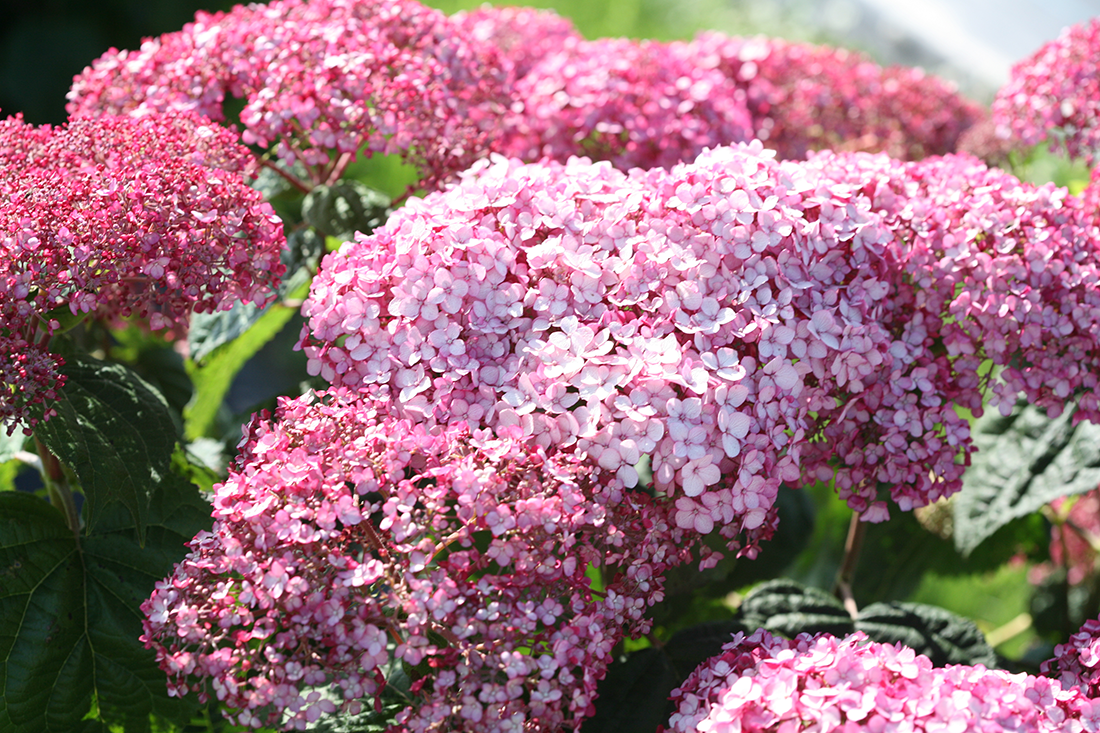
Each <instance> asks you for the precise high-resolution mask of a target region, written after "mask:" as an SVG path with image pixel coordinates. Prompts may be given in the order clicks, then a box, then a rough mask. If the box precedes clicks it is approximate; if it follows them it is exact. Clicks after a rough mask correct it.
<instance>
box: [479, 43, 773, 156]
mask: <svg viewBox="0 0 1100 733" xmlns="http://www.w3.org/2000/svg"><path fill="white" fill-rule="evenodd" d="M514 96H515V97H516V99H517V105H518V107H517V106H514V110H513V114H512V115H511V116H510V117H509V124H508V134H507V135H506V136H505V138H504V139H503V140H502V141H501V142H500V143H499V144H497V145H496V146H495V149H496V150H498V151H499V152H502V153H503V154H505V155H509V156H513V157H519V158H523V159H524V160H538V159H540V158H542V157H544V156H546V157H550V158H552V159H554V160H559V161H563V162H564V161H565V160H566V159H567V158H569V157H570V156H572V155H585V156H588V157H590V158H593V159H595V160H610V161H611V162H612V163H613V164H614V165H615V166H616V167H617V168H621V169H623V170H626V169H628V168H634V167H640V168H652V167H654V166H660V167H665V168H668V167H670V166H672V165H675V164H676V163H679V162H681V161H686V160H691V159H692V158H694V157H695V156H696V155H698V154H699V153H700V152H702V151H703V149H704V148H708V147H715V146H717V145H725V144H729V143H735V142H741V141H745V140H748V139H750V138H751V137H752V121H751V120H750V119H749V115H748V111H747V109H746V108H745V104H744V94H743V93H742V92H739V91H738V90H737V89H736V88H735V87H734V86H733V85H731V84H730V83H729V82H728V81H727V79H726V78H725V77H724V76H723V75H722V74H721V73H719V72H717V71H716V70H714V69H707V68H704V67H702V66H699V65H697V64H696V63H694V59H692V58H690V57H689V56H688V55H687V54H685V53H683V51H682V49H681V48H680V47H679V46H673V45H669V44H665V43H660V42H657V41H632V40H629V39H625V38H618V39H609V38H605V39H600V40H597V41H585V40H582V39H580V38H574V37H567V38H565V39H563V41H562V45H561V50H560V51H558V52H557V53H554V54H548V55H545V56H543V58H542V59H541V61H539V62H538V63H535V64H533V66H532V68H531V69H530V70H529V71H528V72H527V73H526V74H525V75H524V76H522V77H520V78H518V79H517V81H516V84H515V89H514Z"/></svg>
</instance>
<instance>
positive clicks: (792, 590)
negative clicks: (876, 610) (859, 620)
mask: <svg viewBox="0 0 1100 733" xmlns="http://www.w3.org/2000/svg"><path fill="white" fill-rule="evenodd" d="M738 611H739V613H740V621H741V622H742V623H743V624H744V625H745V627H746V628H748V629H761V628H762V629H767V630H768V631H770V632H772V633H773V634H781V635H783V636H786V637H788V638H794V637H795V636H798V635H799V634H801V633H803V632H805V633H808V634H821V633H827V634H832V635H833V636H846V635H847V634H850V633H852V632H853V631H855V624H854V622H853V621H852V617H851V616H850V615H848V612H847V611H846V610H845V609H844V606H843V605H841V603H840V601H838V600H837V599H836V598H834V597H833V596H831V595H829V594H828V593H826V592H825V591H823V590H821V589H820V588H809V587H807V586H804V585H801V584H799V583H795V582H794V581H791V580H772V581H768V582H767V583H762V584H761V585H758V586H757V587H756V588H754V589H753V590H752V592H751V593H749V594H748V595H747V596H745V600H744V601H742V602H741V607H740V608H739V609H738Z"/></svg>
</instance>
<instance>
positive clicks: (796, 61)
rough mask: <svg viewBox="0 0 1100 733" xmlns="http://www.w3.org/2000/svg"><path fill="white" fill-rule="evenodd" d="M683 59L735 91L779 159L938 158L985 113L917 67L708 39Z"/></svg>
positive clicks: (772, 42)
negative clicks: (835, 155) (826, 155)
mask: <svg viewBox="0 0 1100 733" xmlns="http://www.w3.org/2000/svg"><path fill="white" fill-rule="evenodd" d="M674 45H679V44H674ZM684 52H685V53H686V54H687V55H688V56H689V58H691V59H693V61H694V64H695V65H696V66H698V67H699V68H701V69H716V70H718V71H720V72H721V73H722V74H723V75H724V76H725V77H726V78H727V79H729V80H730V82H731V83H733V84H734V85H735V86H736V88H737V89H738V91H739V93H740V94H743V95H744V99H745V103H746V104H747V105H748V109H749V113H750V114H751V116H752V120H753V129H754V131H755V137H757V138H759V139H760V140H763V141H764V144H765V145H767V146H768V147H769V148H773V149H774V150H776V151H778V153H779V156H780V157H781V158H790V159H800V158H803V157H805V155H806V153H807V152H809V151H811V150H821V149H834V150H849V151H852V150H861V151H869V152H886V153H888V154H889V155H891V156H893V157H895V158H902V159H909V160H918V159H920V158H924V157H926V156H929V155H942V154H945V153H950V152H954V151H955V149H956V144H957V142H958V139H959V136H960V135H962V133H963V132H965V131H966V129H967V128H969V127H970V126H971V125H973V124H974V123H976V122H978V121H979V120H981V119H982V117H983V115H984V113H983V111H982V109H981V107H980V106H979V105H977V104H975V103H973V102H970V101H968V100H966V99H965V98H963V97H962V96H960V95H959V94H958V93H957V91H956V90H955V88H954V86H953V85H951V84H950V83H948V82H946V81H944V80H942V79H939V78H937V77H934V76H928V75H926V74H925V73H924V72H923V71H921V70H920V69H914V68H909V67H901V66H891V67H886V68H883V67H881V66H879V65H878V64H875V63H874V62H872V61H871V60H870V59H868V58H867V57H866V56H864V55H862V54H860V53H856V52H853V51H847V50H844V49H836V48H830V47H828V46H814V45H809V44H805V43H795V42H791V41H785V40H781V39H774V38H764V37H757V38H739V37H730V36H726V35H723V34H721V33H713V32H708V33H702V34H700V35H699V36H698V37H697V38H696V39H695V40H694V41H692V42H691V43H689V44H686V45H685V47H684Z"/></svg>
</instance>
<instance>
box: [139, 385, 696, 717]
mask: <svg viewBox="0 0 1100 733" xmlns="http://www.w3.org/2000/svg"><path fill="white" fill-rule="evenodd" d="M500 434H501V435H500V437H497V436H493V435H492V434H490V433H489V432H488V431H484V430H481V431H478V430H474V431H473V432H471V431H470V430H469V429H468V428H467V427H465V426H464V425H461V424H455V425H451V426H447V427H442V428H438V429H428V428H426V427H425V426H423V425H413V424H412V423H410V422H409V421H406V420H398V419H395V418H392V417H390V416H389V415H388V414H387V411H386V407H385V405H378V404H374V403H370V402H363V401H354V400H351V399H348V398H346V397H341V396H339V395H336V394H330V395H328V396H323V397H321V398H313V397H304V398H300V399H298V400H295V401H286V400H285V401H283V402H281V403H280V406H279V408H278V410H277V412H276V415H275V417H274V420H267V419H264V418H263V417H262V416H261V417H258V418H256V419H254V420H253V422H252V424H251V425H250V426H249V427H248V429H247V431H246V435H245V437H244V439H243V441H242V444H241V455H240V457H239V458H238V460H237V463H236V465H235V467H234V468H233V469H232V470H231V472H230V475H229V478H228V480H227V481H226V482H225V483H223V484H221V485H219V486H217V487H216V488H215V496H214V518H215V525H214V528H213V530H212V531H211V532H204V533H202V534H200V535H198V536H197V537H196V538H195V539H194V540H193V541H192V542H191V552H190V554H189V555H188V556H187V558H185V559H184V560H183V562H181V563H180V564H179V565H178V566H177V567H176V570H175V572H174V574H173V575H172V577H170V578H168V579H167V580H165V581H162V582H160V583H158V585H157V589H156V591H155V592H154V593H153V596H152V597H151V598H150V599H149V600H148V601H146V602H145V603H144V604H143V606H142V610H143V611H144V612H145V614H146V616H147V620H146V622H145V636H144V637H143V640H144V641H145V642H146V644H147V645H148V646H151V647H152V648H154V649H155V650H156V652H157V657H158V660H159V662H160V664H161V666H162V668H164V669H165V671H166V672H167V673H168V675H169V686H170V689H171V690H172V691H173V692H174V693H175V694H185V693H186V692H188V690H193V689H194V690H199V691H200V694H201V695H202V696H204V697H205V696H206V695H208V694H209V692H210V691H211V690H212V691H213V693H214V694H215V695H216V696H217V698H218V699H219V700H221V701H222V702H223V703H224V704H225V705H226V706H227V707H228V708H229V709H230V710H231V711H232V715H233V717H234V718H235V719H236V720H237V721H238V722H240V723H241V724H245V725H259V724H272V723H281V724H282V725H287V726H293V727H296V728H304V726H305V725H306V724H307V723H309V722H313V721H315V720H317V718H318V717H319V716H320V715H321V714H322V713H325V712H332V711H335V710H336V709H337V708H340V709H342V710H344V711H350V712H355V711H357V710H359V708H360V706H361V702H360V701H361V700H362V699H363V698H369V697H370V696H372V695H378V694H381V692H382V688H383V686H384V685H385V676H384V675H383V671H382V670H383V669H386V668H388V666H389V665H390V663H391V660H396V661H397V663H398V664H400V663H401V662H402V661H403V662H404V663H406V664H407V665H410V666H411V667H413V668H415V669H416V670H418V671H417V672H416V674H415V676H414V681H413V684H412V688H413V689H412V699H411V701H410V704H409V706H408V707H407V708H406V709H405V710H404V711H403V712H402V713H400V714H399V715H398V717H397V721H396V722H397V725H398V726H400V730H402V731H429V730H477V731H501V732H503V731H519V730H526V731H546V732H547V733H551V732H553V731H558V730H561V729H562V727H563V726H567V727H575V726H576V725H578V724H579V722H580V721H581V720H583V719H584V718H585V717H587V716H589V715H591V713H592V710H593V707H592V704H593V701H594V699H595V687H596V683H597V682H598V681H599V680H600V679H601V678H602V677H603V675H604V672H605V670H606V668H607V665H608V664H609V663H610V662H611V661H612V657H611V650H612V647H614V646H615V645H616V644H617V643H618V642H619V641H620V640H621V639H622V637H623V635H624V633H625V634H631V635H634V636H637V635H638V634H640V633H643V632H645V631H647V630H648V628H649V623H650V622H649V621H648V620H646V619H645V618H644V617H643V613H644V611H645V610H646V609H647V608H648V607H649V606H650V605H652V604H654V603H656V602H657V601H659V600H660V599H661V598H662V595H663V593H662V577H663V575H664V572H665V570H666V569H667V568H668V567H669V566H671V565H675V564H679V563H681V562H683V561H684V560H685V556H684V550H683V549H682V548H681V547H680V545H682V544H683V543H682V541H681V540H682V538H681V536H680V535H681V534H682V533H681V532H679V531H678V530H676V529H675V528H673V527H670V526H669V525H668V523H667V521H666V520H665V519H664V517H663V516H662V513H661V512H660V511H659V509H658V508H657V507H656V506H655V504H654V503H653V502H652V501H651V500H650V499H649V498H648V497H647V496H645V495H644V494H642V493H639V492H626V491H623V490H622V486H621V484H620V483H619V482H617V481H615V480H614V479H613V478H611V477H610V476H608V475H607V474H606V473H604V472H602V471H601V470H600V469H598V468H596V467H593V466H590V465H587V464H584V463H582V462H579V461H577V460H576V459H575V458H574V457H572V456H569V455H568V454H563V453H557V454H548V453H547V452H545V451H544V450H542V449H541V448H539V447H537V446H535V445H533V444H532V443H531V442H530V441H524V440H521V439H519V438H520V436H519V431H518V430H515V429H513V430H501V431H500ZM593 567H597V568H605V569H608V572H607V576H606V586H605V587H602V588H594V587H592V583H591V581H590V579H589V578H588V577H587V576H586V571H588V570H589V568H593ZM611 568H614V571H613V572H611V571H610V569H611Z"/></svg>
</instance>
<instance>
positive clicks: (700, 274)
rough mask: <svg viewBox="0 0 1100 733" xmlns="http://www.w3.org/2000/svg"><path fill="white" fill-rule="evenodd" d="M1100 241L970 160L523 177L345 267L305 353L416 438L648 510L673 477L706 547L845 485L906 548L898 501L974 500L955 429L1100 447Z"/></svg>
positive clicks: (327, 279)
mask: <svg viewBox="0 0 1100 733" xmlns="http://www.w3.org/2000/svg"><path fill="white" fill-rule="evenodd" d="M1091 231H1092V230H1091V229H1090V228H1089V227H1086V226H1083V224H1082V220H1081V212H1080V209H1079V207H1078V206H1076V205H1075V204H1074V200H1073V199H1071V198H1068V197H1067V196H1066V194H1065V191H1062V190H1057V189H1054V188H1053V187H1042V188H1035V187H1032V186H1028V185H1025V184H1021V183H1020V182H1019V181H1017V180H1016V179H1014V178H1012V177H1011V176H1009V175H1008V174H1005V173H1003V172H1000V171H997V170H993V169H988V168H986V167H985V166H984V165H982V164H981V163H980V162H978V161H976V160H975V159H973V158H970V157H968V156H949V157H946V158H942V159H930V160H929V161H926V162H923V163H900V162H897V161H892V160H891V159H889V158H887V157H886V156H881V155H880V156H871V155H868V154H822V155H819V156H817V157H815V158H813V159H812V160H810V161H808V162H793V161H789V162H785V163H781V164H779V163H776V162H775V161H774V160H771V159H770V158H769V157H768V155H767V154H766V153H765V152H764V151H763V150H762V149H761V148H760V146H759V143H756V144H754V145H753V146H742V147H740V148H720V149H716V150H714V151H710V152H708V153H706V154H704V155H702V156H700V157H699V158H698V160H697V161H696V162H694V163H692V164H686V165H681V166H677V167H674V168H673V169H672V170H671V171H664V170H662V169H653V170H650V171H648V172H643V171H634V172H633V173H632V174H630V175H627V174H622V173H619V172H617V171H615V170H614V169H612V168H610V167H608V166H606V165H598V164H590V163H588V162H586V161H583V160H579V159H574V160H571V161H570V162H569V163H567V164H565V165H561V164H555V163H547V164H541V165H529V166H523V165H520V164H518V163H516V162H514V161H511V162H509V161H504V160H497V161H495V162H493V163H492V164H486V165H485V166H482V167H480V168H478V169H476V170H475V171H474V172H472V173H471V174H470V176H469V177H467V178H465V179H464V180H463V182H462V184H461V185H460V186H456V187H455V188H452V189H450V190H449V191H447V192H443V193H440V194H436V195H433V196H430V197H428V198H427V199H424V200H423V201H420V202H413V204H412V205H410V206H409V207H406V208H405V209H404V210H402V211H400V212H398V213H397V214H396V215H395V217H394V218H393V219H392V220H391V221H390V223H389V224H388V225H387V226H386V227H385V228H383V229H381V230H378V231H376V232H375V233H374V234H373V235H372V236H371V237H359V238H357V239H356V241H354V242H350V243H348V244H346V245H345V246H344V248H343V249H342V251H341V252H340V253H338V254H334V255H331V256H330V257H329V258H327V259H326V260H325V262H324V263H323V265H322V269H321V272H320V274H319V276H318V278H317V279H316V280H315V281H314V286H313V290H312V292H311V295H310V298H309V299H308V300H307V302H306V304H305V306H304V307H303V314H304V315H305V316H306V317H307V318H308V319H309V320H308V323H307V326H306V328H305V329H304V331H303V334H304V341H303V343H304V347H305V350H306V353H307V355H308V356H309V359H310V362H309V363H310V369H311V371H312V373H314V374H321V375H322V376H323V377H324V378H325V379H327V380H328V381H330V382H331V383H333V384H335V385H341V386H346V387H351V388H355V389H361V390H366V391H373V392H375V393H377V394H384V395H390V396H392V398H393V399H394V400H395V403H396V404H397V405H399V409H400V410H402V411H403V412H402V414H404V415H408V416H411V417H414V418H415V419H426V420H430V421H435V422H439V423H446V422H448V421H450V420H452V419H465V420H469V421H470V422H471V423H472V424H474V425H477V426H485V427H493V428H499V427H504V426H510V425H518V426H519V427H520V429H521V430H522V432H523V434H524V435H527V436H530V437H533V438H534V439H535V440H536V441H538V442H539V443H540V444H541V445H544V446H547V447H549V446H561V447H564V448H568V449H570V450H573V451H574V452H576V453H578V454H581V455H585V456H588V457H589V459H590V460H592V461H594V462H596V463H598V464H599V465H600V466H602V467H603V468H605V469H607V470H609V471H615V472H617V475H618V477H619V478H620V479H621V480H622V481H623V482H624V483H626V484H627V485H633V484H634V483H635V482H636V481H637V480H638V474H637V472H636V468H635V467H636V465H637V463H638V461H639V459H640V457H641V456H646V455H648V456H650V457H651V459H652V469H653V476H654V488H655V489H656V490H658V491H660V492H663V493H666V494H668V495H670V496H672V497H674V500H675V503H676V506H677V509H678V512H677V522H678V523H679V524H680V526H682V527H685V528H689V527H694V528H695V529H696V530H697V531H699V532H701V533H706V532H709V531H710V530H711V529H713V528H714V527H721V528H722V531H723V532H724V533H725V534H726V536H727V537H729V538H733V537H734V536H736V535H737V534H738V533H739V532H741V531H743V530H754V529H757V528H761V527H766V526H767V524H768V522H769V521H770V515H769V510H770V509H771V507H772V503H773V501H774V497H775V491H776V490H777V487H778V483H779V481H780V480H785V481H788V482H797V481H800V480H814V479H816V478H821V479H828V478H832V477H833V476H834V472H835V476H836V483H837V486H838V488H839V490H840V492H841V495H842V496H843V497H844V498H845V499H846V500H847V501H848V502H849V504H850V505H851V506H852V507H853V508H854V509H856V510H857V511H859V512H861V513H863V515H864V517H865V518H866V519H869V520H879V519H883V518H885V517H886V514H887V510H886V505H885V504H884V503H883V502H882V501H880V500H879V497H878V487H879V484H880V483H887V484H889V485H890V486H891V494H892V497H893V499H894V500H895V501H896V502H897V503H898V504H899V505H900V506H901V507H902V508H904V509H910V508H913V507H915V506H921V505H924V504H926V503H929V502H931V501H934V500H936V499H938V498H940V497H941V496H946V495H949V494H951V493H953V492H954V491H956V490H957V489H958V488H959V486H960V480H961V473H962V468H963V466H962V465H960V464H959V463H958V462H957V459H958V458H959V456H960V455H962V456H963V457H965V455H966V454H967V453H968V452H969V449H970V435H969V428H968V426H967V424H966V422H965V421H964V420H962V419H961V418H959V417H958V416H957V414H956V413H955V409H954V408H955V406H956V405H958V406H962V407H966V408H969V409H971V410H974V411H975V412H978V411H980V410H981V406H982V396H983V394H984V393H985V392H986V391H990V390H991V391H992V398H993V401H994V404H999V405H1000V407H1001V408H1002V409H1004V408H1005V407H1011V405H1013V404H1014V403H1015V398H1016V395H1017V394H1018V393H1023V394H1025V395H1026V396H1027V397H1028V399H1029V400H1030V401H1032V402H1033V403H1035V404H1039V405H1042V406H1043V407H1045V408H1046V409H1047V410H1048V411H1049V412H1051V413H1055V412H1057V411H1059V410H1060V409H1061V406H1062V405H1063V404H1064V402H1065V400H1066V399H1067V398H1068V397H1069V396H1070V395H1071V394H1074V393H1081V396H1080V400H1081V405H1082V407H1081V413H1082V417H1083V418H1087V419H1090V420H1098V419H1100V411H1098V410H1097V396H1096V394H1095V389H1096V379H1097V378H1096V376H1095V375H1096V374H1097V373H1100V363H1098V362H1097V360H1098V358H1100V345H1098V344H1097V342H1096V337H1095V334H1096V333H1097V332H1098V326H1097V324H1098V319H1100V308H1098V305H1100V302H1098V298H1100V293H1097V292H1096V288H1095V283H1096V282H1097V281H1098V278H1097V273H1096V267H1097V265H1096V262H1097V261H1098V258H1097V256H1096V255H1097V252H1096V241H1097V240H1096V239H1095V238H1094V237H1093V236H1092V235H1090V234H1089V232H1091ZM984 359H990V360H992V361H993V362H994V363H996V364H999V365H1003V366H1004V369H1003V370H1001V372H1000V374H999V379H998V381H996V382H994V381H993V380H992V377H990V376H988V375H987V376H984V377H983V376H982V375H979V373H978V370H979V367H980V366H981V364H982V361H983V360H984ZM990 384H992V386H990Z"/></svg>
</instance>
